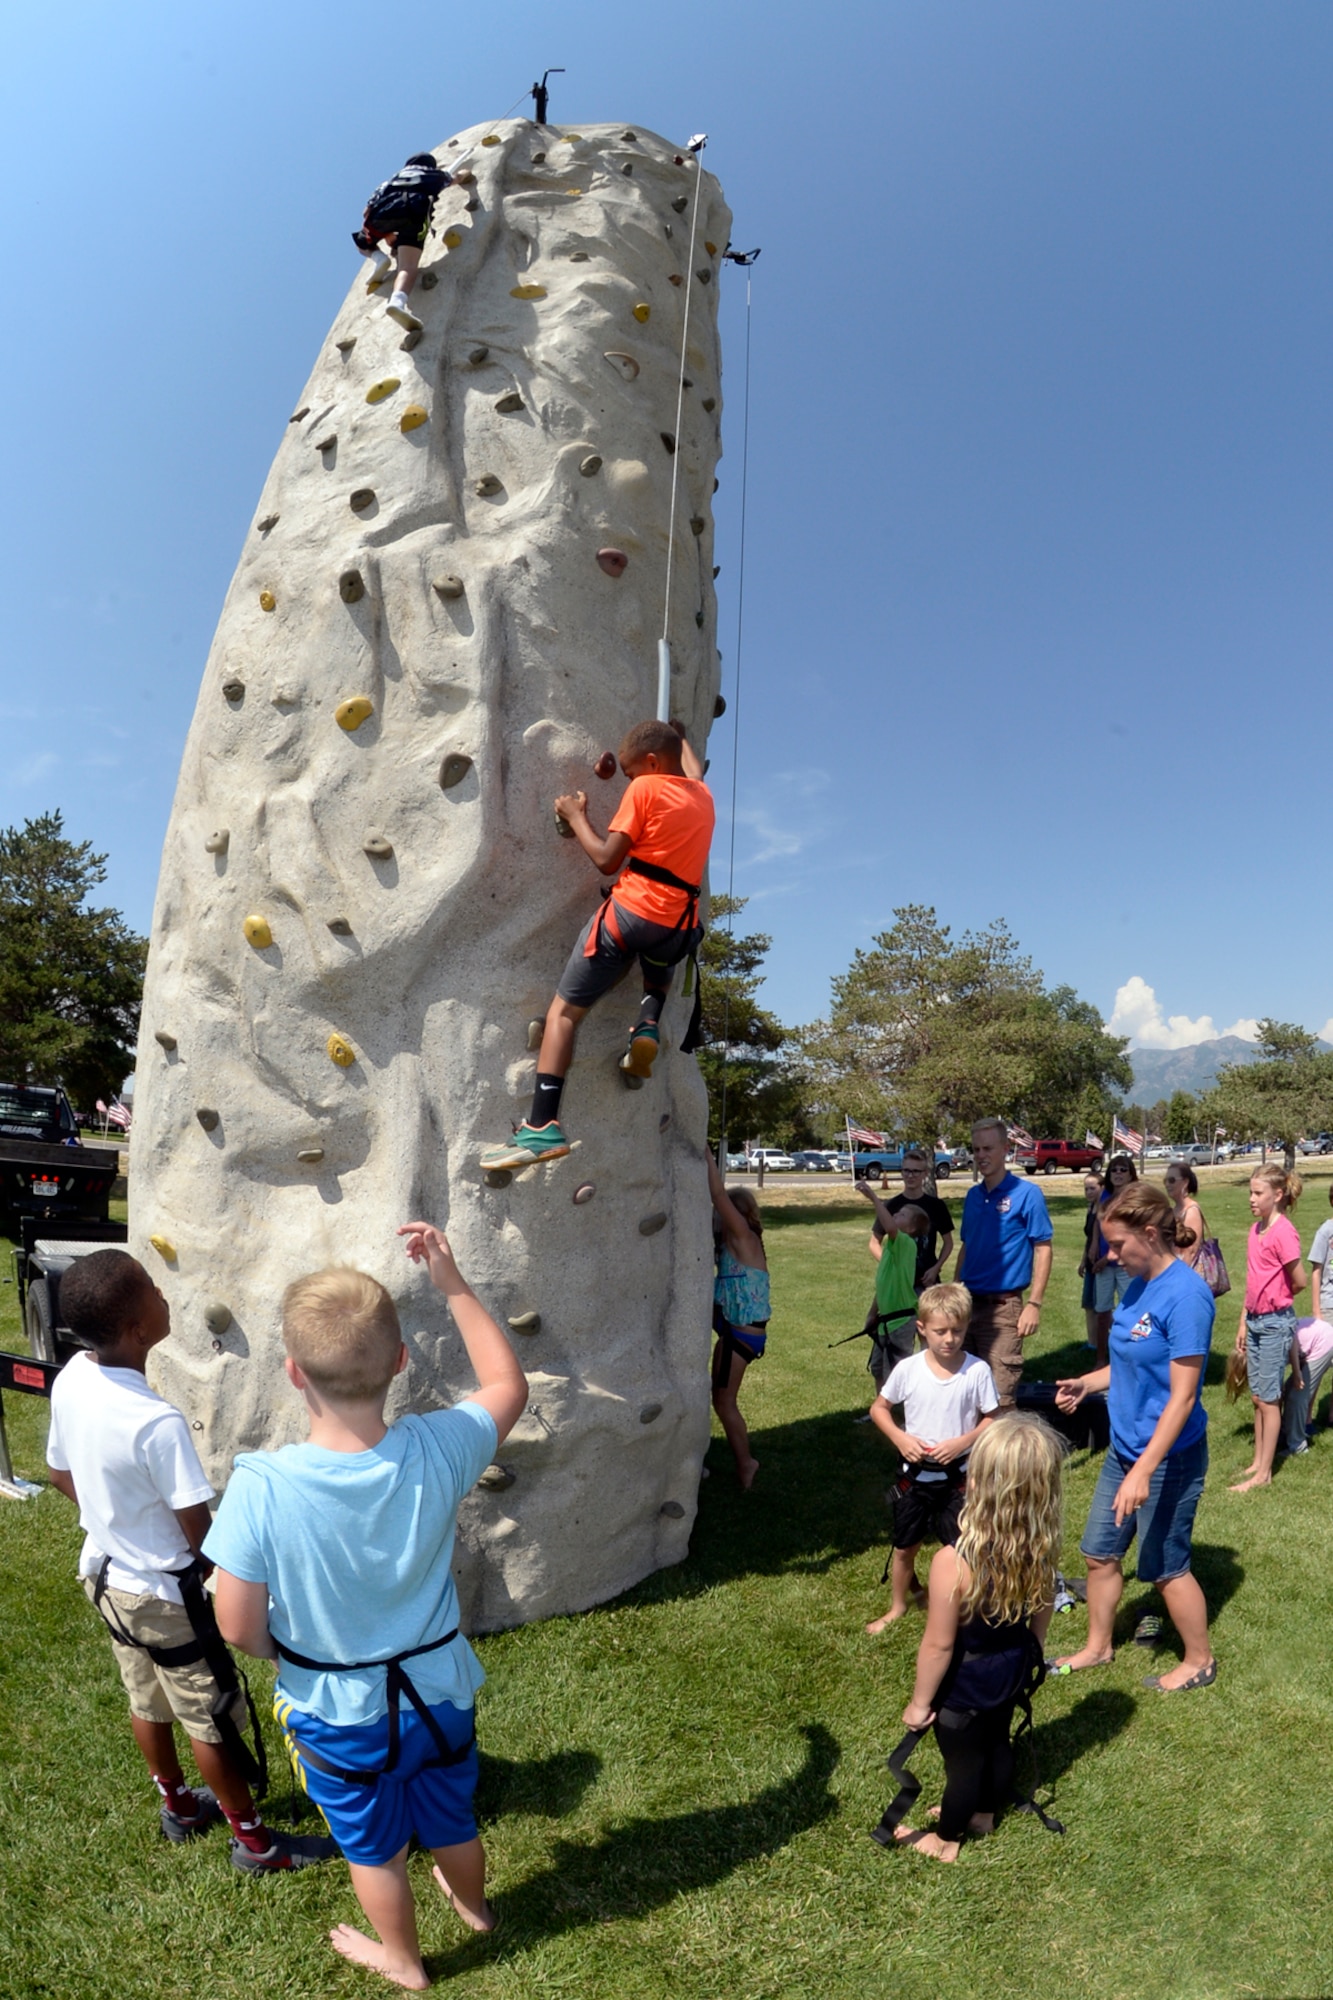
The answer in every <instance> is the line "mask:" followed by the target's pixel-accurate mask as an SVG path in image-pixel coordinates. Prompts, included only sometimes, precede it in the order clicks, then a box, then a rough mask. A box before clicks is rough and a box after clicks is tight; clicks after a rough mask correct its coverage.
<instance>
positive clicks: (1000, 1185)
mask: <svg viewBox="0 0 1333 2000" xmlns="http://www.w3.org/2000/svg"><path fill="white" fill-rule="evenodd" d="M1008 1145H1009V1128H1008V1127H1007V1125H1006V1124H1005V1122H1004V1120H1003V1119H1002V1118H982V1119H979V1120H978V1122H977V1123H976V1124H975V1125H974V1126H973V1127H972V1158H973V1161H974V1163H975V1165H976V1168H977V1172H978V1173H979V1174H980V1175H981V1179H980V1180H979V1181H977V1182H976V1184H975V1185H974V1186H973V1187H970V1188H969V1189H968V1191H967V1193H966V1195H965V1196H964V1197H963V1221H962V1237H963V1247H962V1249H961V1250H960V1251H959V1253H958V1268H957V1270H956V1271H955V1273H954V1276H955V1277H956V1278H957V1280H958V1281H959V1283H960V1284H964V1285H966V1286H967V1289H968V1290H969V1291H970V1292H971V1294H972V1321H971V1324H970V1326H969V1327H968V1329H967V1346H968V1352H969V1353H970V1354H975V1355H977V1356H978V1357H979V1358H980V1359H981V1360H982V1361H984V1362H986V1363H987V1364H988V1366H989V1368H990V1372H991V1374H992V1375H993V1376H994V1378H995V1388H996V1391H997V1393H998V1395H999V1398H1000V1408H1001V1409H1002V1410H1011V1409H1012V1408H1013V1407H1014V1398H1015V1396H1016V1394H1017V1391H1018V1385H1019V1383H1020V1381H1021V1380H1022V1378H1023V1342H1024V1341H1025V1340H1026V1339H1027V1337H1028V1335H1029V1334H1030V1333H1035V1332H1036V1331H1037V1328H1038V1327H1039V1326H1040V1325H1041V1304H1042V1299H1043V1298H1044V1297H1045V1294H1046V1287H1047V1285H1048V1284H1049V1282H1050V1276H1051V1218H1050V1215H1049V1213H1048V1212H1047V1208H1046V1198H1045V1196H1044V1195H1043V1194H1042V1191H1041V1189H1040V1188H1039V1187H1038V1186H1037V1183H1036V1182H1035V1181H1030V1180H1023V1181H1021V1180H1019V1178H1018V1176H1017V1175H1016V1174H1011V1173H1010V1172H1009V1170H1008V1168H1007V1167H1006V1166H1005V1164H1004V1156H1005V1153H1006V1151H1007V1150H1008ZM1029 1285H1031V1287H1032V1297H1031V1298H1030V1299H1029V1300H1028V1301H1027V1303H1026V1305H1025V1304H1024V1303H1023V1294H1024V1292H1025V1291H1026V1290H1027V1288H1028V1286H1029Z"/></svg>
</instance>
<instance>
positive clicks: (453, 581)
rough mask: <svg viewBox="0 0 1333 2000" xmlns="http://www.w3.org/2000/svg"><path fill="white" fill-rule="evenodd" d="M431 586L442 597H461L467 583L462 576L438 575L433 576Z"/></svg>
mask: <svg viewBox="0 0 1333 2000" xmlns="http://www.w3.org/2000/svg"><path fill="white" fill-rule="evenodd" d="M430 587H431V589H432V590H434V591H438V593H439V595H440V596H441V597H461V596H462V595H463V591H464V588H465V585H464V583H463V579H462V577H461V576H436V577H432V578H431V586H430Z"/></svg>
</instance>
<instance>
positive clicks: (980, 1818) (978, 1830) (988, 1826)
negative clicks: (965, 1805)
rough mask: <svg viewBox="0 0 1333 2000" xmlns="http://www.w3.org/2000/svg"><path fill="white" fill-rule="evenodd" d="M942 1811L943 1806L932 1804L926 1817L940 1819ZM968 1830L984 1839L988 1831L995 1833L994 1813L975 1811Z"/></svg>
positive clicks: (968, 1824)
mask: <svg viewBox="0 0 1333 2000" xmlns="http://www.w3.org/2000/svg"><path fill="white" fill-rule="evenodd" d="M942 1811H943V1807H942V1806H931V1808H930V1810H929V1811H928V1812H927V1814H926V1818H927V1819H938V1818H939V1816H940V1814H941V1812H942ZM967 1830H968V1832H969V1833H970V1834H972V1835H973V1836H974V1837H975V1838H976V1839H977V1840H984V1839H985V1838H986V1835H987V1834H988V1833H994V1831H995V1815H994V1813H973V1815H972V1817H971V1819H970V1820H969V1821H968V1822H967Z"/></svg>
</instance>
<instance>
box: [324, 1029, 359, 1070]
mask: <svg viewBox="0 0 1333 2000" xmlns="http://www.w3.org/2000/svg"><path fill="white" fill-rule="evenodd" d="M325 1046H326V1047H327V1049H328V1052H329V1054H330V1056H331V1057H332V1058H333V1060H334V1062H336V1063H337V1065H338V1067H339V1069H350V1068H351V1067H352V1064H353V1063H354V1062H355V1061H356V1050H355V1049H354V1048H353V1047H352V1044H351V1043H350V1042H348V1041H344V1040H343V1037H342V1036H341V1035H330V1036H329V1039H328V1042H327V1043H326V1045H325Z"/></svg>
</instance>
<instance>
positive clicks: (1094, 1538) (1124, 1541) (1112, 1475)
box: [1079, 1435, 1208, 1583]
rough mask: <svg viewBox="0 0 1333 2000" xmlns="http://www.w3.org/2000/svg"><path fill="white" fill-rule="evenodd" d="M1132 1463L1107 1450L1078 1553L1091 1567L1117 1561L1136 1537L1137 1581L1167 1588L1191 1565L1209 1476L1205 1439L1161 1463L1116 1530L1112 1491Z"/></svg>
mask: <svg viewBox="0 0 1333 2000" xmlns="http://www.w3.org/2000/svg"><path fill="white" fill-rule="evenodd" d="M1133 1463H1134V1461H1133V1460H1132V1459H1128V1458H1121V1457H1120V1455H1119V1453H1118V1452H1117V1451H1116V1449H1115V1447H1114V1446H1112V1447H1111V1448H1110V1449H1109V1450H1108V1451H1107V1454H1106V1456H1105V1458H1104V1459H1103V1460H1102V1469H1101V1472H1100V1473H1099V1474H1098V1478H1097V1485H1096V1489H1095V1491H1094V1493H1093V1496H1092V1505H1091V1507H1090V1508H1089V1509H1088V1525H1087V1526H1086V1528H1084V1530H1083V1540H1082V1541H1081V1542H1080V1543H1079V1550H1080V1553H1081V1554H1083V1555H1084V1556H1086V1557H1087V1559H1088V1560H1089V1561H1090V1562H1116V1561H1119V1560H1121V1559H1122V1558H1123V1557H1124V1556H1126V1555H1127V1554H1128V1553H1129V1548H1130V1544H1131V1543H1132V1542H1133V1540H1134V1538H1135V1536H1136V1535H1137V1537H1138V1543H1139V1568H1138V1576H1139V1582H1140V1583H1170V1582H1171V1580H1172V1578H1173V1577H1177V1576H1184V1574H1185V1572H1186V1571H1187V1570H1188V1569H1189V1566H1190V1545H1191V1541H1192V1539H1193V1534H1194V1516H1195V1514H1196V1513H1197V1511H1198V1507H1199V1496H1200V1495H1201V1494H1202V1492H1203V1482H1204V1477H1205V1475H1206V1474H1207V1471H1208V1439H1207V1436H1206V1435H1205V1436H1204V1437H1201V1438H1196V1439H1195V1441H1194V1443H1193V1444H1190V1445H1186V1447H1185V1449H1184V1450H1183V1451H1173V1452H1171V1453H1170V1454H1169V1456H1168V1457H1166V1458H1164V1459H1163V1460H1162V1462H1161V1464H1160V1465H1159V1466H1158V1468H1157V1470H1156V1472H1154V1474H1153V1476H1152V1479H1151V1480H1150V1481H1149V1484H1148V1497H1147V1499H1146V1500H1145V1501H1144V1503H1143V1505H1142V1506H1141V1507H1140V1508H1139V1509H1138V1510H1137V1511H1136V1512H1135V1513H1133V1514H1130V1515H1129V1516H1128V1517H1127V1519H1125V1520H1124V1521H1121V1522H1120V1523H1119V1525H1117V1523H1116V1518H1115V1513H1114V1511H1113V1510H1114V1505H1115V1496H1116V1489H1117V1487H1118V1486H1119V1484H1120V1482H1121V1480H1122V1479H1123V1478H1124V1477H1125V1474H1126V1473H1127V1472H1128V1471H1129V1469H1130V1467H1131V1465H1132V1464H1133Z"/></svg>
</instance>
